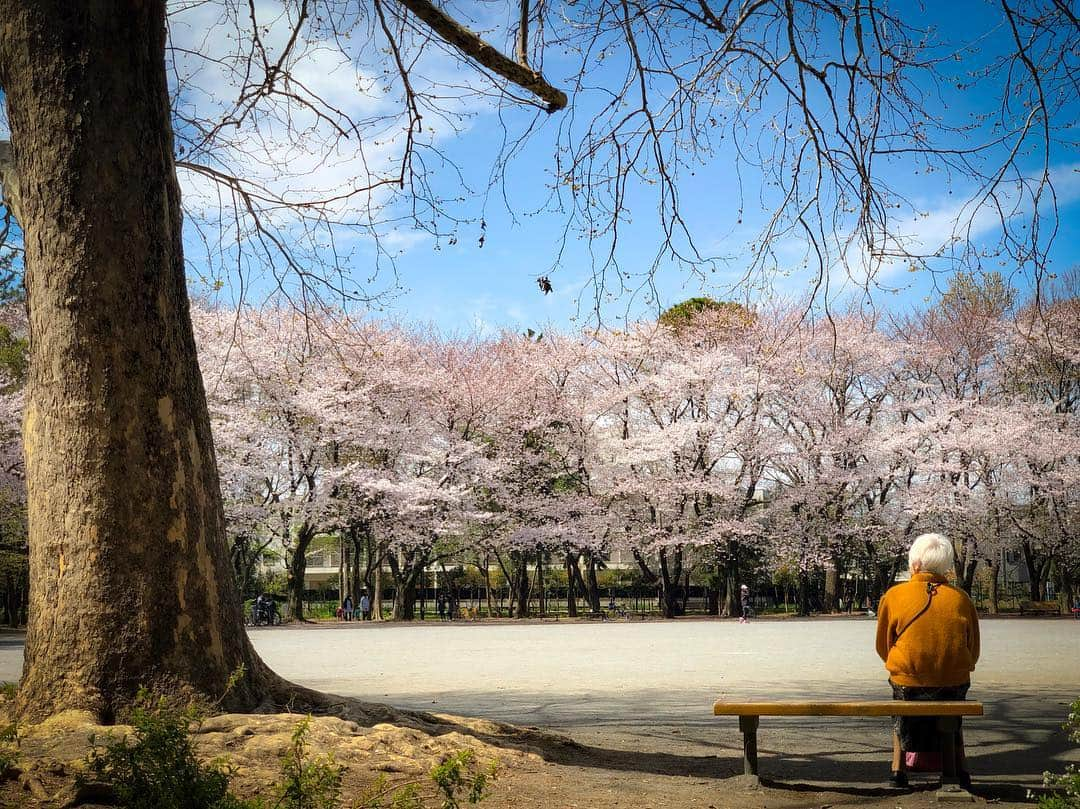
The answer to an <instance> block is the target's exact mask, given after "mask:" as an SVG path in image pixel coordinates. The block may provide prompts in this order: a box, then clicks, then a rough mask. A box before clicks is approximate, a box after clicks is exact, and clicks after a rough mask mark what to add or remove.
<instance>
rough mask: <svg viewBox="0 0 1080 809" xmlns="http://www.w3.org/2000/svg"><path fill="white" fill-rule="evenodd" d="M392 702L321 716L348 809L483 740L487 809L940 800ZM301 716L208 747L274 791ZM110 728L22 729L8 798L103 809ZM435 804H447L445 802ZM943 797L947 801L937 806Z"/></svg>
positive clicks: (56, 722) (752, 808)
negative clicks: (767, 773)
mask: <svg viewBox="0 0 1080 809" xmlns="http://www.w3.org/2000/svg"><path fill="white" fill-rule="evenodd" d="M385 710H386V709H385V708H384V707H382V706H372V705H369V704H365V703H360V702H356V701H351V700H347V701H343V703H342V705H341V709H340V711H339V712H340V714H341V716H321V717H315V718H313V719H312V722H311V728H310V732H309V740H310V742H311V751H312V753H314V754H317V753H321V752H326V751H331V752H333V754H334V758H335V761H336V762H337V763H338V764H339V765H341V766H342V767H343V768H344V790H343V796H344V799H345V800H344V806H346V807H348V806H350V804H351V802H352V801H353V800H355V799H356V797H357V796H359V795H360V794H361V793H362V792H363V791H364V790H365V789H367V788H369V787H370V786H371V785H372V783H373V782H374V781H375V779H377V778H378V777H380V776H383V777H385V778H387V779H388V780H389V782H390V783H392V784H402V783H406V782H409V781H419V782H422V783H423V782H426V781H427V777H426V774H427V773H428V772H429V771H430V769H431V768H432V767H433V766H435V765H436V764H438V763H439V762H440V761H442V760H443V758H444V757H445V756H446V755H447V754H450V753H453V752H457V751H460V750H463V749H471V750H472V751H474V753H475V755H476V760H477V761H478V762H479V763H480V764H481V765H486V764H487V763H488V762H491V761H497V762H498V771H497V776H496V779H495V781H494V784H493V788H492V790H491V793H490V796H489V797H488V799H487V800H485V801H484V804H483V805H484V806H487V807H490V809H504V808H505V809H510V807H515V808H516V809H569V808H570V807H581V809H594V808H599V807H605V808H606V807H633V808H634V809H684V808H685V809H693V808H694V807H700V808H701V809H756V808H757V807H761V808H762V809H796V807H799V808H800V809H801V808H802V807H806V809H811V807H812V808H813V809H828V808H829V807H840V806H864V807H872V809H917V807H923V806H930V805H931V804H934V798H935V786H936V784H935V783H934V779H933V778H931V777H925V778H924V779H923V780H922V782H921V783H920V782H916V784H915V788H914V789H913V790H911V791H904V792H901V791H899V790H892V789H889V788H887V787H866V786H861V787H851V788H832V789H822V788H821V787H820V786H815V785H813V784H806V783H801V782H800V781H799V780H798V779H795V780H791V779H787V780H784V781H782V782H781V781H769V780H768V779H766V780H765V781H764V783H763V784H762V785H759V786H758V785H751V784H748V783H746V781H745V779H744V778H743V777H742V776H739V775H737V774H736V773H737V769H738V761H737V759H735V758H734V757H728V756H725V757H723V758H716V757H703V758H702V760H700V761H698V762H697V763H696V764H694V765H693V766H691V768H690V770H689V772H688V771H687V768H686V761H685V760H684V759H683V758H682V757H679V756H673V755H649V754H638V753H633V752H626V751H617V750H610V749H604V748H598V747H590V746H587V745H582V744H579V743H577V742H575V741H573V740H571V739H569V738H568V737H565V736H559V735H556V734H551V733H546V732H542V731H539V730H536V729H530V728H515V727H513V726H508V725H502V724H499V723H494V722H489V721H486V720H475V719H464V718H461V717H453V716H448V715H434V714H428V715H425V714H417V713H399V714H396V715H394V716H393V718H394V720H395V721H394V722H393V723H387V722H374V723H372V720H373V719H377V718H385ZM302 718H303V717H302V716H301V715H298V714H265V715H252V714H224V715H220V716H215V717H211V718H209V719H207V720H205V721H204V722H203V724H202V725H201V727H200V728H199V729H198V731H197V733H196V743H197V746H198V750H199V753H200V754H201V755H202V756H205V757H206V758H208V759H211V758H221V757H224V758H226V759H227V760H228V761H229V762H230V764H232V765H233V767H234V768H235V775H234V776H233V779H232V784H233V789H234V791H235V792H236V793H237V794H239V795H242V796H245V797H252V796H258V795H263V796H268V794H269V785H270V784H272V783H273V782H274V781H275V780H276V778H277V777H278V768H279V766H280V757H281V755H282V753H283V752H284V751H285V750H286V748H287V746H288V744H289V739H290V737H291V735H292V732H293V729H294V728H295V727H296V724H297V722H299V721H300V720H301V719H302ZM127 730H128V728H127V727H125V726H120V725H117V726H111V727H103V726H98V725H95V724H94V723H93V720H92V717H91V716H90V715H89V714H83V713H78V712H70V713H67V714H62V715H60V716H58V717H54V718H53V719H51V720H49V721H48V722H46V723H43V724H42V725H38V726H34V727H31V728H27V729H25V730H24V731H23V732H22V738H21V743H20V761H19V764H18V765H17V768H16V770H15V771H14V772H13V773H11V774H10V777H9V779H8V780H7V781H5V782H4V783H3V784H2V785H0V806H4V807H27V809H30V807H41V808H42V809H45V807H51V808H57V809H58V808H59V807H65V808H66V807H75V806H84V807H94V806H99V805H106V804H107V802H108V795H107V794H105V793H102V792H101V791H100V790H99V789H97V788H95V787H94V786H93V785H90V786H89V787H87V788H84V789H82V790H80V789H78V788H76V786H75V776H76V774H77V773H79V772H84V771H85V760H86V755H87V753H88V751H89V739H90V737H91V735H94V736H96V737H97V738H98V739H99V740H100V739H102V738H106V737H108V736H111V735H112V736H115V735H116V734H123V733H125V732H127ZM974 791H975V792H976V794H977V802H978V803H987V802H990V803H994V804H996V805H997V806H1003V807H1009V806H1020V805H1022V801H1023V799H1024V794H1023V791H1022V790H1018V789H1010V788H1008V787H1003V786H1002V785H1000V784H997V785H985V786H983V787H979V786H976V787H975V790H974ZM431 805H432V806H434V805H436V804H434V803H432V804H431ZM935 805H936V804H935Z"/></svg>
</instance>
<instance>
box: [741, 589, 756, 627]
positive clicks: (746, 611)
mask: <svg viewBox="0 0 1080 809" xmlns="http://www.w3.org/2000/svg"><path fill="white" fill-rule="evenodd" d="M739 604H740V606H741V607H742V615H741V616H740V617H739V623H740V624H745V623H746V622H748V621H749V620H750V617H751V616H752V615H753V614H754V610H753V608H752V607H751V606H750V588H749V587H747V586H746V585H745V584H744V585H742V586H741V587H740V588H739Z"/></svg>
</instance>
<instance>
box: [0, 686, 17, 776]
mask: <svg viewBox="0 0 1080 809" xmlns="http://www.w3.org/2000/svg"><path fill="white" fill-rule="evenodd" d="M4 685H12V683H4ZM18 760H19V725H18V723H16V722H12V723H11V724H9V725H7V726H6V727H0V778H3V777H5V776H6V775H7V774H8V772H10V770H11V768H12V767H14V766H15V762H17V761H18Z"/></svg>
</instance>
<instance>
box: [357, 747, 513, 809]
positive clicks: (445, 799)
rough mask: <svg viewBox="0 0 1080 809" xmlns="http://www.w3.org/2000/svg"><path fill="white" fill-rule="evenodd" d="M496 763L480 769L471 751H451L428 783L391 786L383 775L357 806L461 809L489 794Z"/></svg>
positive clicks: (376, 808)
mask: <svg viewBox="0 0 1080 809" xmlns="http://www.w3.org/2000/svg"><path fill="white" fill-rule="evenodd" d="M497 767H498V762H495V761H492V762H491V763H490V764H489V765H488V766H487V767H485V768H483V769H481V768H479V767H478V766H477V764H476V754H475V753H473V751H472V750H462V751H460V752H457V753H452V754H451V755H448V756H447V757H446V758H444V759H443V760H442V762H441V763H439V764H438V765H436V766H435V767H434V768H432V770H431V772H430V773H429V778H430V781H429V782H419V781H414V782H410V783H408V784H401V785H398V786H394V785H391V784H390V783H389V782H388V781H387V780H386V776H379V779H378V780H377V781H376V782H375V783H374V784H373V785H372V786H371V787H370V788H369V789H368V790H367V791H366V792H365V793H364V794H363V795H362V796H361V797H360V800H359V802H358V803H357V809H427V808H428V807H434V806H437V807H440V809H461V806H463V805H468V806H474V805H476V804H478V803H480V801H482V800H484V798H486V797H487V796H488V794H489V791H490V787H491V782H492V781H493V780H494V779H495V771H496V769H497Z"/></svg>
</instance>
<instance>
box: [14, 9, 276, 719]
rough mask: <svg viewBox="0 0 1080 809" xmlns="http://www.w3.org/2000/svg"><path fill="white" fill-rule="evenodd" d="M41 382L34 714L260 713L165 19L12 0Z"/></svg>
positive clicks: (27, 706) (259, 671) (22, 700)
mask: <svg viewBox="0 0 1080 809" xmlns="http://www.w3.org/2000/svg"><path fill="white" fill-rule="evenodd" d="M0 18H2V19H3V25H2V26H0V85H2V87H3V92H4V94H5V96H6V102H7V108H8V115H9V121H10V126H11V137H12V143H13V150H14V156H15V163H16V166H17V171H18V175H19V185H20V192H21V193H20V203H19V205H18V208H19V210H18V212H17V213H18V216H19V217H20V224H21V226H22V229H23V232H24V244H25V247H26V275H25V281H26V288H27V295H28V308H29V315H30V339H31V353H30V371H29V381H28V386H27V398H26V414H25V424H24V431H25V446H26V450H25V451H26V475H27V488H28V497H29V523H30V526H29V531H30V570H31V594H30V619H29V626H28V628H27V637H26V650H25V662H24V668H23V679H22V683H21V686H20V689H19V707H20V710H21V712H22V714H23V716H24V717H27V718H30V719H34V718H38V717H42V716H45V715H48V714H52V713H55V712H57V711H61V710H64V709H67V708H78V709H89V710H91V711H93V712H94V713H96V714H97V715H98V716H99V717H101V718H102V719H104V720H105V721H108V720H110V719H111V718H112V717H113V716H114V715H115V713H116V711H117V710H118V709H119V708H120V707H122V706H123V705H125V704H127V703H129V702H130V700H131V698H132V697H133V696H134V695H135V693H136V691H137V690H138V689H139V687H140V686H147V687H150V688H159V689H171V690H175V689H178V688H183V687H187V688H191V689H193V690H194V691H196V692H198V693H202V694H205V695H210V696H214V697H217V696H219V695H220V694H221V693H222V692H223V691H224V689H225V684H226V681H227V680H228V678H229V675H230V673H231V672H232V671H234V670H235V669H237V667H239V666H245V667H246V670H247V672H248V674H247V676H246V677H245V678H244V681H243V682H241V683H240V685H239V687H238V688H236V689H234V691H233V692H232V694H231V696H230V698H229V700H228V703H229V704H230V706H231V707H236V708H240V707H244V706H247V707H251V706H253V705H254V704H255V703H256V702H257V701H258V700H259V697H260V691H261V689H262V684H263V683H264V682H267V680H265V679H264V675H265V673H266V670H265V667H264V666H263V665H262V664H261V662H260V661H259V659H258V657H257V656H256V655H255V653H254V651H253V650H252V648H251V646H250V645H249V643H248V641H247V638H246V636H245V634H244V629H243V623H242V620H241V615H240V601H239V598H238V594H237V591H236V585H235V582H234V581H233V576H232V571H231V569H230V562H229V556H228V549H227V547H226V541H225V521H224V516H223V512H222V507H221V500H220V491H219V487H218V475H217V466H216V461H215V457H214V448H213V444H212V441H211V435H210V422H209V418H208V415H207V409H206V399H205V395H204V391H203V386H202V379H201V375H200V373H199V368H198V365H197V362H196V354H195V341H194V337H193V335H192V330H191V322H190V317H189V312H188V298H187V290H186V284H185V277H184V259H183V254H182V250H181V213H180V193H179V189H178V186H177V182H176V176H175V168H174V163H173V143H172V134H171V123H170V114H169V95H168V87H167V84H166V74H165V62H164V53H165V3H164V0H143V1H142V2H121V1H120V0H114V1H113V2H107V1H106V0H97V1H96V2H89V1H88V2H83V3H71V2H68V0H35V2H25V0H0Z"/></svg>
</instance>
